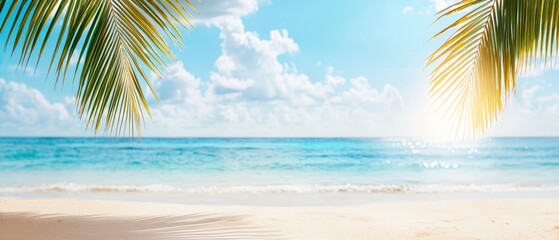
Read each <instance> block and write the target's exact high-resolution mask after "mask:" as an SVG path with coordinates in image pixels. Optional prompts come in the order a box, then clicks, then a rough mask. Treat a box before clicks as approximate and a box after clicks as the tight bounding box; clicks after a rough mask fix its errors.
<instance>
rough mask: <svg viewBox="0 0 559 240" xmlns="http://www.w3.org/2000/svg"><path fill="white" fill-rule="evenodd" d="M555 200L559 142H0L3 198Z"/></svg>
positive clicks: (287, 201)
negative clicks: (523, 198)
mask: <svg viewBox="0 0 559 240" xmlns="http://www.w3.org/2000/svg"><path fill="white" fill-rule="evenodd" d="M549 196H553V197H559V138H494V139H482V140H479V141H477V142H476V143H469V144H463V143H450V142H437V141H425V140H419V139H397V138H393V139H347V138H332V139H327V138H324V139H237V138H224V139H216V138H186V139H169V138H163V139H157V138H144V139H140V140H130V139H104V138H0V197H24V198H26V197H44V198H88V199H89V198H91V199H117V200H118V199H124V200H137V201H143V200H146V201H164V202H179V203H201V204H213V203H216V204H243V203H249V204H291V203H295V202H303V203H307V204H330V203H332V204H346V203H367V202H371V201H383V200H389V201H393V200H395V199H401V200H406V199H445V198H463V197H471V198H483V197H549Z"/></svg>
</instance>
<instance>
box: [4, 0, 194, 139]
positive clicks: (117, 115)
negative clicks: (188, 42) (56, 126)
mask: <svg viewBox="0 0 559 240" xmlns="http://www.w3.org/2000/svg"><path fill="white" fill-rule="evenodd" d="M190 9H193V6H192V5H191V4H190V2H189V0H159V1H151V0H149V1H148V0H49V1H44V0H13V1H6V0H0V14H5V17H4V20H3V22H2V25H0V31H1V32H4V31H7V35H8V37H7V39H6V43H5V47H4V49H6V48H8V47H10V48H11V49H12V54H13V53H14V52H15V51H16V49H20V50H21V57H20V59H19V64H20V65H28V64H29V62H30V60H31V59H32V58H33V57H35V56H36V58H37V62H36V64H38V62H39V60H40V59H41V57H42V56H43V53H44V51H45V47H46V46H47V42H49V40H53V39H54V40H55V41H54V43H55V50H54V55H53V56H52V58H51V61H50V67H49V72H50V69H51V68H52V67H55V68H56V77H57V78H56V79H57V83H58V82H59V80H60V81H61V82H62V84H63V83H64V82H65V79H66V78H67V76H68V71H69V70H70V69H71V67H72V64H71V60H72V58H75V57H76V56H77V57H78V62H79V63H80V64H77V66H75V69H74V71H73V73H71V76H73V77H72V79H74V80H75V79H77V80H78V88H77V89H78V92H77V97H76V104H77V109H78V114H79V116H80V117H82V118H85V119H86V122H87V126H88V127H93V128H94V129H95V132H97V131H98V130H99V129H100V128H101V127H103V128H104V129H105V131H106V132H110V133H112V134H117V135H121V134H128V135H132V136H133V135H134V134H136V133H138V134H139V133H140V128H141V125H142V122H143V117H144V114H147V115H148V116H150V117H151V115H150V112H149V108H148V105H147V103H146V99H145V95H144V93H143V90H142V86H141V85H142V83H143V82H145V83H147V86H148V88H149V89H150V90H151V92H152V93H153V94H154V95H155V92H153V90H152V89H151V86H150V84H149V81H148V77H147V75H146V72H145V70H146V69H147V70H150V71H153V72H155V73H156V74H160V75H161V74H163V73H164V70H165V62H166V61H167V60H170V59H174V55H173V53H172V51H171V48H170V44H174V45H181V38H182V36H181V33H180V31H179V29H178V28H177V27H176V25H182V26H183V27H187V25H189V24H190V21H189V19H190V17H191V15H190V14H189V10H190ZM57 25H58V26H57ZM55 29H57V30H56V31H55ZM58 29H59V30H58Z"/></svg>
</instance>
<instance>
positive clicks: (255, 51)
mask: <svg viewBox="0 0 559 240" xmlns="http://www.w3.org/2000/svg"><path fill="white" fill-rule="evenodd" d="M448 3H449V2H448V1H444V0H399V1H365V0H363V1H328V3H327V4H324V3H323V1H296V0H281V1H280V0H267V1H262V0H231V1H217V0H206V1H202V4H201V5H200V4H198V8H199V11H200V13H199V15H198V16H197V24H196V26H195V27H194V28H193V29H190V30H185V31H184V35H185V45H186V48H185V49H177V56H178V62H175V63H170V65H169V68H168V71H169V74H168V75H167V76H166V78H157V77H155V76H153V77H152V82H153V84H154V86H155V88H156V90H157V93H158V95H159V97H160V100H161V101H160V102H159V103H158V102H156V101H154V99H153V98H150V106H151V109H152V113H153V120H152V121H149V122H148V123H147V124H146V126H145V127H144V131H143V133H144V135H146V136H173V137H180V136H249V137H266V136H269V137H281V136H299V137H301V136H321V137H324V136H344V137H382V136H447V135H449V132H448V130H449V129H448V128H449V127H448V124H446V122H445V121H444V120H442V119H440V117H437V114H436V113H434V111H433V110H432V106H431V104H430V102H429V100H428V97H427V94H426V92H427V86H428V85H427V84H428V73H429V70H430V69H429V68H425V66H424V65H425V59H426V57H427V55H428V54H429V53H430V52H431V51H433V50H434V49H435V48H436V47H437V45H438V44H440V41H441V40H442V39H440V40H434V41H429V38H430V36H431V35H433V33H435V31H436V30H437V29H441V27H442V26H444V24H445V22H442V23H439V24H434V25H432V22H433V20H434V18H433V14H434V13H435V12H436V10H438V9H440V8H442V7H444V6H445V5H447V4H448ZM0 36H1V37H2V38H3V39H5V37H6V36H5V34H2V35H0ZM2 42H3V41H2ZM17 57H18V56H17V54H16V55H15V56H14V57H11V56H10V54H9V53H3V54H2V55H1V58H0V61H1V62H0V79H1V80H0V135H9V136H93V132H92V131H90V130H85V124H84V123H83V121H81V120H79V119H78V118H77V116H76V114H75V109H74V105H73V95H74V90H75V89H74V88H72V85H71V83H67V84H66V85H65V86H64V88H61V87H60V86H59V87H57V88H55V87H54V76H53V74H51V76H50V77H49V78H45V76H46V73H47V66H46V63H47V61H43V62H41V63H40V64H39V67H38V68H37V71H36V72H34V71H33V69H21V68H20V69H17ZM557 77H559V74H558V73H557V71H555V70H553V69H552V70H545V71H544V70H543V69H541V68H540V67H535V69H534V70H533V71H531V72H530V73H528V74H526V76H523V77H522V78H520V79H519V84H518V85H519V88H518V90H517V93H516V95H515V97H514V98H513V99H512V100H511V101H510V102H509V104H508V106H507V109H506V110H505V112H504V113H503V115H502V116H501V117H500V118H499V120H498V122H497V123H496V124H495V125H494V126H493V127H492V128H491V129H490V130H489V132H488V136H542V135H545V136H548V135H557V134H559V123H557V121H556V120H557V117H558V116H559V103H558V100H559V94H558V93H559V89H558V88H557V87H556V86H555V85H556V84H555V80H554V79H557Z"/></svg>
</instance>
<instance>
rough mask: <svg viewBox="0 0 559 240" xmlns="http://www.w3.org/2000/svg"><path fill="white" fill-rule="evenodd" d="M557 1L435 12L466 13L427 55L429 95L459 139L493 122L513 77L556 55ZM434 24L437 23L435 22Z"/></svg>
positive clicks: (478, 2)
mask: <svg viewBox="0 0 559 240" xmlns="http://www.w3.org/2000/svg"><path fill="white" fill-rule="evenodd" d="M558 6H559V1H558V0H530V1H528V0H462V1H460V2H458V3H455V4H453V5H451V6H449V7H448V8H446V9H444V10H442V11H441V12H439V13H438V15H439V17H438V19H440V18H444V17H447V16H450V15H453V14H455V13H460V12H462V11H466V10H469V11H467V12H466V13H465V14H463V15H462V16H460V17H459V18H458V19H457V20H455V21H454V22H452V23H451V24H450V25H449V26H448V27H446V28H444V29H443V30H442V31H441V32H439V33H437V34H436V35H435V36H434V37H438V36H440V35H441V34H443V33H446V32H448V31H449V30H451V29H452V30H454V32H453V33H452V34H451V35H450V37H449V38H448V39H447V40H446V41H445V42H444V43H443V44H442V45H441V46H440V47H439V48H438V49H437V50H435V51H434V52H433V53H432V54H431V55H430V56H429V60H428V65H431V64H436V65H437V66H436V67H435V68H434V69H433V71H432V73H431V75H430V94H431V95H432V96H433V97H434V99H435V100H436V103H437V105H438V107H439V109H442V110H443V111H444V113H445V115H446V116H447V117H448V118H449V119H451V121H452V123H453V125H454V126H455V128H456V130H457V133H458V134H460V135H467V136H470V135H474V136H476V135H479V134H482V133H484V132H485V131H486V129H487V128H488V127H489V126H490V125H491V124H492V123H493V122H494V121H495V119H496V118H497V117H498V115H499V114H500V113H501V112H502V111H503V107H504V105H505V103H506V101H507V100H508V98H509V96H510V95H511V93H513V92H514V91H515V90H516V76H517V73H519V72H521V71H525V70H526V69H528V68H529V67H531V66H533V65H534V63H536V62H538V61H543V62H544V63H548V62H550V61H551V60H552V56H553V55H556V53H557V50H558V49H559V48H558V47H557V44H558V42H557V35H558V34H559V32H558V25H559V15H558V13H557V11H558V10H559V7H558ZM438 19H437V20H438Z"/></svg>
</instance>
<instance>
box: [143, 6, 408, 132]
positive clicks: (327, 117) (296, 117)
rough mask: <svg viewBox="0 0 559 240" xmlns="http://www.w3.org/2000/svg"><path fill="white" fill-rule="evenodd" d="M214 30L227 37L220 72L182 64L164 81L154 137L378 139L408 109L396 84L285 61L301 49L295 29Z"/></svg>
mask: <svg viewBox="0 0 559 240" xmlns="http://www.w3.org/2000/svg"><path fill="white" fill-rule="evenodd" d="M212 25H213V26H216V27H217V28H218V29H219V30H220V31H221V34H220V38H221V39H222V43H221V56H219V57H218V58H217V59H216V62H215V67H216V68H215V71H214V72H212V73H211V74H210V78H209V79H206V80H205V81H204V80H200V79H198V78H197V77H195V76H193V75H192V74H190V73H189V72H188V71H187V70H186V69H185V66H184V65H183V64H182V63H180V62H179V63H177V64H175V65H173V66H171V67H170V68H169V76H170V77H169V78H168V79H167V80H162V79H156V80H155V81H154V87H155V90H156V91H157V92H159V95H160V99H161V102H160V104H158V105H153V107H152V113H153V124H150V126H149V127H148V128H147V131H146V134H147V135H173V136H200V135H203V136H374V135H377V136H378V135H383V134H385V135H386V134H390V132H389V130H385V129H387V128H386V125H385V123H389V122H390V121H391V119H392V118H393V117H394V116H395V114H398V112H400V111H401V110H402V109H403V107H404V106H403V101H402V99H401V97H400V94H399V92H398V90H397V89H396V88H395V87H393V86H392V85H390V84H385V85H382V86H380V88H377V87H375V86H373V84H372V82H371V81H370V80H368V79H367V78H364V77H359V76H358V77H352V78H347V77H344V76H339V75H336V74H335V71H334V68H332V67H328V68H327V69H326V72H325V75H324V77H323V78H321V79H310V78H309V77H308V76H307V75H306V74H304V73H300V72H298V71H297V70H296V68H295V67H293V66H291V65H288V64H286V63H282V62H280V61H279V60H278V58H279V57H280V56H281V55H286V54H296V53H298V52H299V46H298V44H297V43H296V42H295V40H294V39H292V38H291V37H290V36H289V33H288V31H287V30H273V31H270V34H269V36H268V37H267V38H262V37H260V36H259V34H257V33H256V32H251V31H246V30H245V28H244V24H243V22H242V20H241V19H240V18H238V17H237V18H233V17H231V18H229V19H228V20H227V21H222V20H216V21H214V22H212ZM379 89H380V90H379ZM184 92H187V93H188V94H183V93H184Z"/></svg>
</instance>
